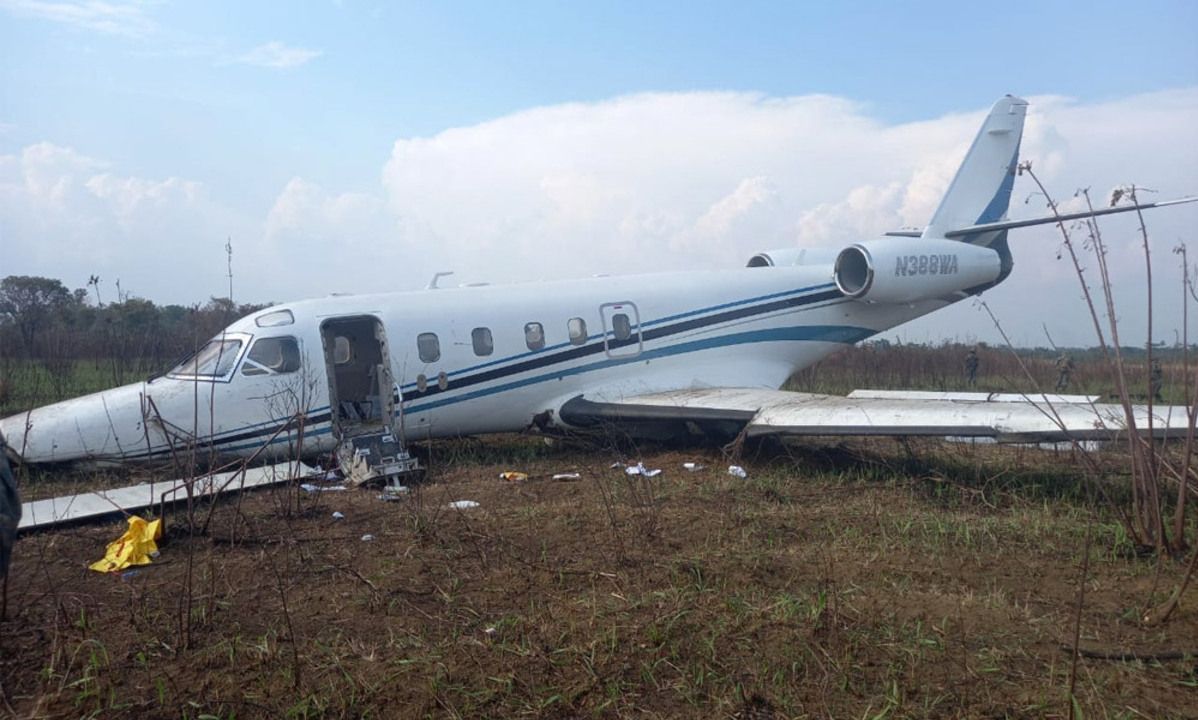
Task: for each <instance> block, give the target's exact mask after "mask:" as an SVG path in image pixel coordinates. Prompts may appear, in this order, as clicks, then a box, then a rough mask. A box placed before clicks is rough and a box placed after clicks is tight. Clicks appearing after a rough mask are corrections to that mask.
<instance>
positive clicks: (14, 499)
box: [0, 435, 21, 620]
mask: <svg viewBox="0 0 1198 720" xmlns="http://www.w3.org/2000/svg"><path fill="white" fill-rule="evenodd" d="M7 453H8V447H7V446H6V445H5V442H4V436H3V435H0V580H2V581H3V583H4V588H3V590H0V593H3V596H2V597H0V620H4V619H6V618H5V616H6V615H7V614H8V563H9V560H10V559H11V557H12V546H13V543H15V542H16V541H17V524H18V523H19V522H20V521H21V498H20V497H19V496H18V495H17V480H16V478H14V477H13V475H12V469H11V468H9V466H8V454H7Z"/></svg>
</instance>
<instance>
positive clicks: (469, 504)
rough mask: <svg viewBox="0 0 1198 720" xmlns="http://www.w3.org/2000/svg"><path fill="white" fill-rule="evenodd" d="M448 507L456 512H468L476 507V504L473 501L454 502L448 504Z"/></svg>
mask: <svg viewBox="0 0 1198 720" xmlns="http://www.w3.org/2000/svg"><path fill="white" fill-rule="evenodd" d="M449 507H451V508H454V509H456V510H468V509H470V508H476V507H478V503H476V502H474V501H473V500H454V501H453V502H451V503H449Z"/></svg>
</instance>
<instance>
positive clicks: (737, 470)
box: [728, 465, 749, 478]
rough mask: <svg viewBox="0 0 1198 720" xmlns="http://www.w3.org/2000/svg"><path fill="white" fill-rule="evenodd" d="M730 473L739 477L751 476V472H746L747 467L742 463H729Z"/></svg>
mask: <svg viewBox="0 0 1198 720" xmlns="http://www.w3.org/2000/svg"><path fill="white" fill-rule="evenodd" d="M728 474H729V475H732V476H734V477H738V478H746V477H748V476H749V473H747V472H745V469H744V468H743V467H741V466H740V465H729V466H728Z"/></svg>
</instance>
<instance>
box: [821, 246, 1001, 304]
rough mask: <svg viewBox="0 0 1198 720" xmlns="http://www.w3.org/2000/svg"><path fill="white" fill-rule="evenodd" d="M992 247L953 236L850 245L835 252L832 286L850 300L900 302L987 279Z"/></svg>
mask: <svg viewBox="0 0 1198 720" xmlns="http://www.w3.org/2000/svg"><path fill="white" fill-rule="evenodd" d="M1001 272H1002V261H1001V259H1000V258H999V255H998V253H997V252H996V251H994V250H991V249H990V248H986V247H979V246H977V245H970V244H969V243H964V242H958V241H956V240H932V239H926V238H903V239H894V240H871V241H869V242H862V243H856V244H854V245H850V246H848V247H847V248H845V249H843V250H841V251H840V254H839V255H837V256H836V264H835V266H834V268H833V277H834V278H835V280H836V287H837V288H839V289H840V291H841V292H842V293H844V294H845V295H846V296H848V297H851V298H857V299H858V300H866V301H868V302H880V303H906V302H915V301H917V300H927V299H930V298H936V297H943V296H945V295H951V294H953V293H957V292H962V291H964V290H969V289H971V288H976V287H978V286H981V285H986V284H989V283H993V282H994V281H995V280H997V279H998V278H999V274H1000V273H1001Z"/></svg>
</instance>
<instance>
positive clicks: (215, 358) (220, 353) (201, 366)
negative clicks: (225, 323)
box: [167, 337, 241, 378]
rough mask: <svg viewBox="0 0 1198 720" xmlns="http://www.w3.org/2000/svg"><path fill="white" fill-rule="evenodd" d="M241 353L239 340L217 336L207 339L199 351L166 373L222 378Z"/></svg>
mask: <svg viewBox="0 0 1198 720" xmlns="http://www.w3.org/2000/svg"><path fill="white" fill-rule="evenodd" d="M239 354H241V340H239V339H237V338H231V337H223V338H221V337H217V338H213V339H212V340H210V341H208V344H207V345H205V346H204V347H202V348H200V351H199V352H197V353H196V354H195V355H192V356H191V357H190V358H188V359H187V360H184V361H183V362H182V363H180V365H179V366H178V367H177V368H175V369H174V370H171V371H170V372H169V373H167V374H168V375H185V376H187V377H199V378H223V377H225V376H226V375H228V374H229V373H230V372H232V371H233V365H234V364H235V363H236V362H237V356H238V355H239Z"/></svg>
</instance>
